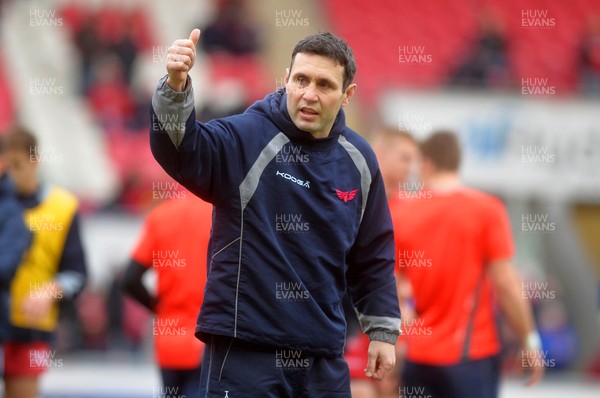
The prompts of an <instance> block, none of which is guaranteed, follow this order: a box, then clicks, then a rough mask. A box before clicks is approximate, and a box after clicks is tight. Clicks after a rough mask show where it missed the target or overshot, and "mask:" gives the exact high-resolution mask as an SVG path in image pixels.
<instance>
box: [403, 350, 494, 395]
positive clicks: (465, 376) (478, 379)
mask: <svg viewBox="0 0 600 398" xmlns="http://www.w3.org/2000/svg"><path fill="white" fill-rule="evenodd" d="M499 379H500V357H499V356H493V357H489V358H484V359H479V360H475V361H465V362H462V363H459V364H457V365H452V366H434V365H425V364H419V363H415V362H411V361H408V360H407V361H406V363H405V365H404V371H403V372H402V381H403V383H402V387H400V393H399V398H496V397H497V396H498V383H499Z"/></svg>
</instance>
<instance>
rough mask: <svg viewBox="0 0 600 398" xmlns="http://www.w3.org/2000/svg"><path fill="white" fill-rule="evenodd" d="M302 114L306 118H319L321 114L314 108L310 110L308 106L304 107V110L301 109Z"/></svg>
mask: <svg viewBox="0 0 600 398" xmlns="http://www.w3.org/2000/svg"><path fill="white" fill-rule="evenodd" d="M300 113H302V114H303V115H305V116H317V115H318V114H319V112H317V111H316V110H314V109H313V108H309V107H308V106H303V107H302V108H300Z"/></svg>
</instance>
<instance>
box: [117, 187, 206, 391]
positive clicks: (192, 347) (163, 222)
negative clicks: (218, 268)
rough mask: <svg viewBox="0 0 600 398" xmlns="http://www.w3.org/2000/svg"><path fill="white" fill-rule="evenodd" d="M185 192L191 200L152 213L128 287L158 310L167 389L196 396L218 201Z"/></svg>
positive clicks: (155, 330)
mask: <svg viewBox="0 0 600 398" xmlns="http://www.w3.org/2000/svg"><path fill="white" fill-rule="evenodd" d="M185 193H186V194H187V195H186V196H185V198H183V199H171V200H170V201H167V202H165V203H163V204H161V205H160V206H158V207H157V208H155V209H154V210H153V211H152V212H151V213H150V214H149V215H148V218H147V219H146V221H145V223H144V227H143V231H142V235H141V238H140V241H139V243H138V244H137V247H136V248H135V250H134V251H133V255H132V258H131V262H130V264H129V267H128V268H127V270H126V272H125V275H124V280H123V288H124V290H125V292H126V293H128V294H129V295H130V296H131V297H133V298H134V299H135V300H136V301H138V302H139V303H140V304H142V305H144V306H145V307H147V308H148V309H149V310H150V311H152V312H154V313H155V314H156V318H155V319H154V320H153V322H152V334H153V336H154V348H155V355H156V361H157V363H158V365H159V366H160V370H161V375H162V379H163V385H164V391H167V392H168V394H170V395H173V394H176V395H177V396H185V397H188V398H193V397H197V396H199V395H198V394H199V392H198V388H199V379H200V367H201V360H202V353H203V349H204V344H203V343H202V342H201V341H200V340H198V339H197V338H196V337H195V336H194V331H195V327H196V317H197V316H198V312H199V311H200V306H201V305H202V300H203V298H204V285H205V284H206V260H207V248H208V241H209V237H210V229H211V225H212V205H211V204H209V203H206V202H204V201H202V200H200V199H198V198H197V197H195V196H194V195H191V194H189V193H187V192H185ZM149 269H152V270H154V271H155V272H156V275H157V280H158V289H157V294H156V296H153V295H152V294H150V292H148V290H147V289H146V288H145V287H144V285H143V283H142V276H143V275H144V273H145V272H146V271H148V270H149ZM161 396H162V394H161ZM173 396H174V395H173Z"/></svg>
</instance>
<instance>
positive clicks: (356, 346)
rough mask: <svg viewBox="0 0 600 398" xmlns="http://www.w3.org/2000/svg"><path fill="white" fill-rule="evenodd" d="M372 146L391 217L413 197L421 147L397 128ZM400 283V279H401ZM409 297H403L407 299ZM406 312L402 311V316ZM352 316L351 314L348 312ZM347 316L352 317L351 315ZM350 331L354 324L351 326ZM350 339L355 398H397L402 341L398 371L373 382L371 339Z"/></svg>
mask: <svg viewBox="0 0 600 398" xmlns="http://www.w3.org/2000/svg"><path fill="white" fill-rule="evenodd" d="M370 138H371V139H370V140H369V143H370V144H371V146H372V148H373V151H374V152H375V155H376V156H377V161H378V162H379V168H380V170H381V177H382V178H383V183H384V186H385V192H386V197H387V200H388V205H389V207H390V213H391V214H394V212H395V209H396V207H397V206H401V204H402V200H403V199H404V198H405V197H408V196H409V195H410V193H409V192H407V190H409V189H412V187H413V185H415V184H414V183H412V182H411V172H412V171H413V169H414V166H415V163H416V160H417V157H418V153H419V147H418V144H417V142H416V140H415V139H414V137H413V136H412V135H411V134H410V133H409V132H408V131H405V130H400V129H398V128H396V127H391V126H382V127H378V128H376V129H375V130H374V131H373V132H372V134H371V137H370ZM397 280H398V283H400V282H401V279H398V278H397ZM407 288H410V286H409V285H408V284H407V283H404V284H403V285H398V289H399V297H400V293H401V292H406V291H407ZM407 295H409V294H404V293H403V296H405V297H406V296H407ZM404 310H405V308H401V312H402V311H404ZM348 312H350V311H348ZM347 316H353V314H352V313H349V314H347ZM349 329H351V322H349ZM350 335H351V336H352V337H350V338H349V339H348V343H347V344H346V351H345V354H344V358H345V359H346V362H348V366H349V367H350V388H351V391H352V397H353V398H388V397H395V398H397V397H398V385H399V377H400V374H399V373H400V366H401V362H402V361H401V360H400V359H401V357H402V353H401V350H402V345H401V344H399V343H400V341H402V336H400V339H399V343H398V344H396V368H395V369H394V370H393V371H391V372H390V373H388V375H387V376H386V377H385V378H384V379H383V380H381V381H374V380H372V379H371V378H369V377H366V376H365V372H364V360H363V358H364V357H365V356H367V353H368V350H369V339H368V338H367V337H366V336H365V335H364V334H363V333H356V332H354V333H353V332H352V331H351V330H350Z"/></svg>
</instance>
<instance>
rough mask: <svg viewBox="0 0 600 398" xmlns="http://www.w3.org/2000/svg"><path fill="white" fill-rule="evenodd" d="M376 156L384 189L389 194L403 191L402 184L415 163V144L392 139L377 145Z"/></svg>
mask: <svg viewBox="0 0 600 398" xmlns="http://www.w3.org/2000/svg"><path fill="white" fill-rule="evenodd" d="M376 154H377V160H378V162H379V168H380V169H381V175H382V177H383V179H384V182H385V185H386V188H387V189H388V190H389V191H390V192H395V191H396V190H398V189H403V188H402V184H404V183H406V182H407V181H408V180H409V177H410V174H411V171H413V170H414V168H415V164H416V161H417V157H418V148H417V146H416V145H415V143H414V142H413V141H411V140H409V139H408V138H404V137H397V138H393V139H390V140H386V142H382V143H379V144H378V145H377V148H376Z"/></svg>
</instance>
